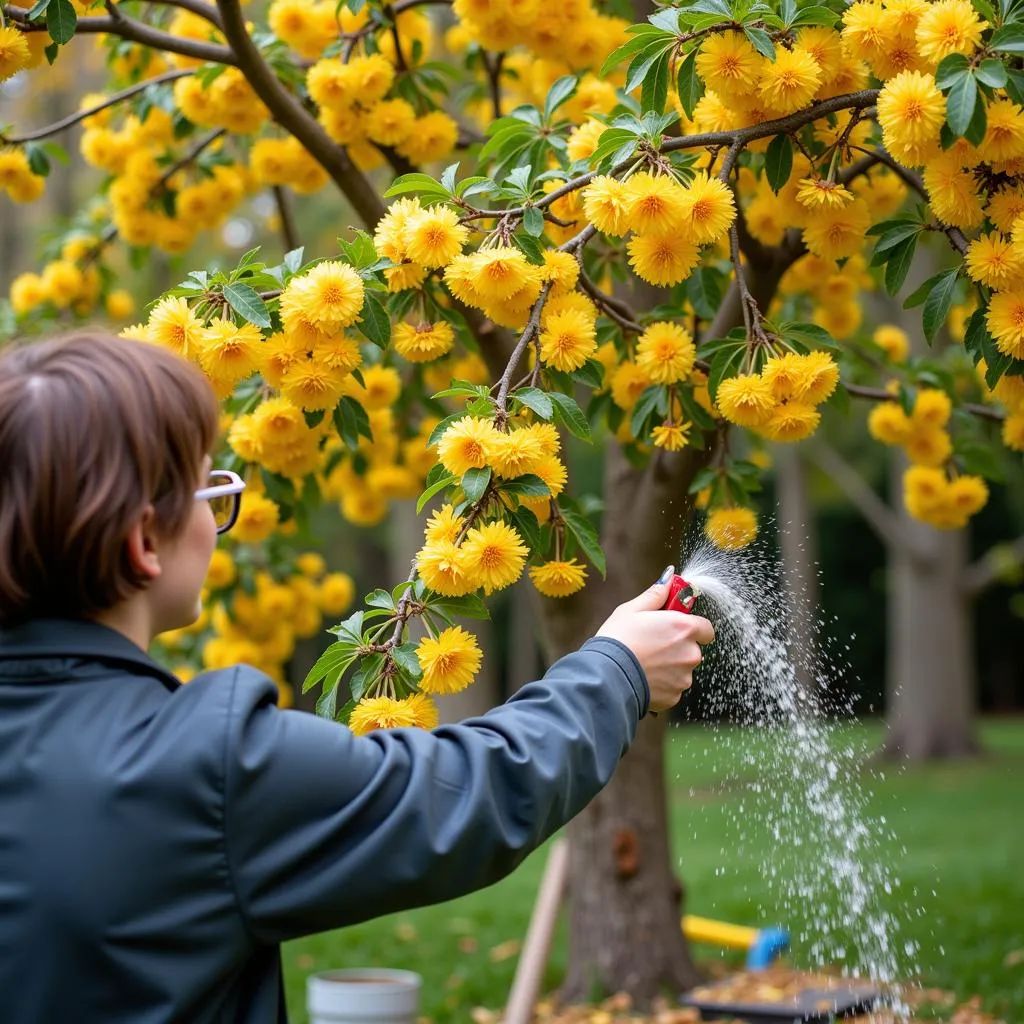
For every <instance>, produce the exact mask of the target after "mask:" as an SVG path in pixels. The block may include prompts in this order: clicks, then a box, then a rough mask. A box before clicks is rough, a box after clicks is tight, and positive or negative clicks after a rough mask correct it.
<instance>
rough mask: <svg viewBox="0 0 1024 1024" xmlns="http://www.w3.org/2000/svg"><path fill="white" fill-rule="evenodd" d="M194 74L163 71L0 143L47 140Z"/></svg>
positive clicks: (1, 138)
mask: <svg viewBox="0 0 1024 1024" xmlns="http://www.w3.org/2000/svg"><path fill="white" fill-rule="evenodd" d="M194 73H195V71H194V69H193V68H178V69H175V70H174V71H165V72H164V73H163V74H162V75H154V77H153V78H148V79H146V80H145V81H142V82H136V83H135V85H130V86H128V88H127V89H122V90H121V91H120V92H115V93H114V94H113V95H112V96H108V97H107V98H106V99H105V100H104V101H103V102H102V103H97V104H96V105H95V106H94V107H89V108H88V110H80V111H78V113H76V114H68V116H67V117H64V118H61V120H59V121H55V122H54V123H53V124H50V125H46V127H44V128H37V129H36V130H35V131H33V132H26V133H25V134H24V135H15V136H5V135H2V134H0V142H3V143H5V144H7V145H9V146H18V145H21V143H23V142H35V140H36V139H46V138H49V137H50V136H51V135H57V134H58V133H60V132H62V131H64V130H65V129H66V128H71V127H72V126H73V125H76V124H78V122H79V121H84V120H85V119H86V118H89V117H92V116H93V114H98V113H99V112H100V111H101V110H106V109H107V108H108V107H113V106H116V105H117V104H118V103H122V102H124V100H128V99H131V98H132V96H137V95H138V94H139V93H140V92H145V91H146V90H147V89H148V88H149V87H150V86H151V85H162V84H163V83H164V82H173V81H175V80H176V79H178V78H184V77H185V76H186V75H191V74H194Z"/></svg>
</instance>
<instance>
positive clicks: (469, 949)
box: [459, 935, 480, 953]
mask: <svg viewBox="0 0 1024 1024" xmlns="http://www.w3.org/2000/svg"><path fill="white" fill-rule="evenodd" d="M479 946H480V943H479V942H477V940H476V939H475V938H474V937H473V936H472V935H463V936H462V938H461V939H459V952H460V953H475V952H476V951H477V949H478V948H479Z"/></svg>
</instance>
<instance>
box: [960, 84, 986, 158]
mask: <svg viewBox="0 0 1024 1024" xmlns="http://www.w3.org/2000/svg"><path fill="white" fill-rule="evenodd" d="M987 127H988V113H987V110H986V107H985V97H984V95H979V96H978V102H977V103H975V105H974V114H973V115H972V116H971V123H970V124H969V125H968V126H967V130H966V131H965V132H964V138H965V139H966V140H967V141H968V142H969V143H970V144H971V145H972V146H980V145H981V143H982V140H983V139H984V138H985V130H986V129H987Z"/></svg>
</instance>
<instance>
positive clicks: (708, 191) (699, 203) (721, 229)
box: [683, 171, 736, 242]
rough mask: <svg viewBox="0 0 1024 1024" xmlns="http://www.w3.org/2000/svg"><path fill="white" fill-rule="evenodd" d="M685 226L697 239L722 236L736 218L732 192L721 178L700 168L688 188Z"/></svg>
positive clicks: (710, 238) (685, 191)
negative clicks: (711, 175)
mask: <svg viewBox="0 0 1024 1024" xmlns="http://www.w3.org/2000/svg"><path fill="white" fill-rule="evenodd" d="M684 194H685V215H684V218H683V230H684V231H686V232H687V234H688V235H689V236H690V237H691V238H693V239H694V240H695V241H697V242H714V241H716V240H717V239H719V238H721V237H722V235H724V234H725V233H726V232H727V231H728V230H729V227H730V225H731V224H732V222H733V220H735V218H736V204H735V203H734V202H733V198H732V192H731V191H730V189H729V187H728V186H727V185H725V184H723V183H722V182H721V181H719V180H718V178H711V177H709V176H708V174H707V173H706V172H703V171H702V172H700V173H698V174H697V176H696V177H695V178H694V179H693V181H691V182H690V184H689V185H687V186H686V188H685V189H684Z"/></svg>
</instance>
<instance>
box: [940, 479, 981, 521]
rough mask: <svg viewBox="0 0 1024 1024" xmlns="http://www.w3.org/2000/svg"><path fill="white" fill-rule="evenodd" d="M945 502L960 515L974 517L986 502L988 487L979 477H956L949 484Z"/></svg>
mask: <svg viewBox="0 0 1024 1024" xmlns="http://www.w3.org/2000/svg"><path fill="white" fill-rule="evenodd" d="M947 501H948V502H949V504H950V505H951V506H952V508H953V509H954V510H955V511H956V512H958V513H959V514H960V515H963V516H973V515H976V514H977V513H978V512H980V511H981V510H982V509H983V508H984V507H985V505H986V504H987V502H988V485H987V484H986V483H985V481H984V480H982V478H981V477H980V476H969V475H964V476H958V477H957V478H956V479H955V480H952V481H951V482H950V484H949V490H948V492H947Z"/></svg>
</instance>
